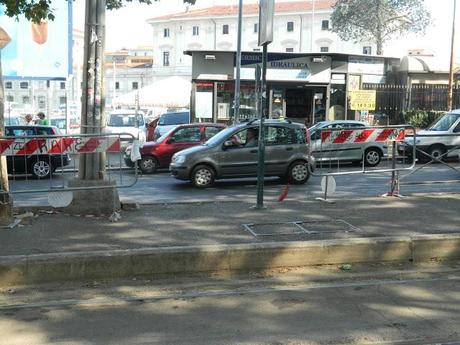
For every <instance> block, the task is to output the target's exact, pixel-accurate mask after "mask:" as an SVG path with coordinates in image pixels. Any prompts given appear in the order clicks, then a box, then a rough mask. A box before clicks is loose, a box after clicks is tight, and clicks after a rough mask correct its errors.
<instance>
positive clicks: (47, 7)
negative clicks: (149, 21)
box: [0, 0, 196, 23]
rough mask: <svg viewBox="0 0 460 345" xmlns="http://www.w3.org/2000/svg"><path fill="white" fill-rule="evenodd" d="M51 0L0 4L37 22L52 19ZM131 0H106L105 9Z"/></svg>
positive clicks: (11, 13) (143, 0)
mask: <svg viewBox="0 0 460 345" xmlns="http://www.w3.org/2000/svg"><path fill="white" fill-rule="evenodd" d="M52 1H53V0H38V1H37V0H35V1H34V0H0V6H1V5H3V6H4V8H5V15H7V16H8V17H18V16H19V15H21V14H23V15H24V16H25V17H26V18H27V19H28V20H30V21H33V22H36V23H38V22H40V21H41V20H43V19H48V20H54V12H53V5H52ZM54 1H63V0H54ZM69 1H72V0H69ZM133 1H136V0H107V9H109V10H114V9H118V8H121V7H123V6H124V5H125V4H126V3H127V2H129V3H131V2H133ZM137 1H138V2H139V3H143V4H148V5H150V4H151V3H152V2H153V1H157V0H137ZM195 1H196V0H184V3H189V4H194V3H195Z"/></svg>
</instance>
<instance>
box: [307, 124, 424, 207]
mask: <svg viewBox="0 0 460 345" xmlns="http://www.w3.org/2000/svg"><path fill="white" fill-rule="evenodd" d="M407 132H410V133H415V128H414V127H412V126H407V125H404V126H373V127H360V128H357V127H355V128H330V129H329V128H328V129H321V130H318V131H317V132H315V133H311V134H310V142H309V155H310V159H311V161H315V168H314V169H312V168H311V167H310V169H311V171H310V173H311V174H312V175H313V176H320V177H323V178H325V179H324V181H323V182H322V183H323V184H324V185H325V187H324V200H325V199H327V193H328V187H329V186H330V181H331V179H330V177H333V176H341V175H357V174H382V173H391V183H390V184H391V187H390V192H389V193H387V194H388V195H390V194H391V195H393V194H394V193H395V192H397V191H398V190H399V173H400V172H402V171H410V170H412V169H413V168H414V167H415V152H416V151H415V150H416V149H415V136H414V137H413V146H412V153H413V155H412V158H411V157H407V156H400V155H399V154H398V143H400V142H402V141H403V140H405V138H406V137H405V136H406V133H407ZM350 163H352V164H353V165H354V166H355V168H350ZM331 182H333V183H335V181H331ZM398 193H399V192H398Z"/></svg>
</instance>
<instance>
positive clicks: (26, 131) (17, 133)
mask: <svg viewBox="0 0 460 345" xmlns="http://www.w3.org/2000/svg"><path fill="white" fill-rule="evenodd" d="M5 134H6V136H8V137H25V136H28V137H30V136H33V135H35V132H34V130H33V128H14V127H9V128H8V127H6V128H5Z"/></svg>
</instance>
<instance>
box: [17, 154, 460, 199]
mask: <svg viewBox="0 0 460 345" xmlns="http://www.w3.org/2000/svg"><path fill="white" fill-rule="evenodd" d="M449 164H450V165H452V166H453V167H455V168H457V169H458V170H454V169H452V168H450V167H447V166H445V165H443V164H435V165H433V164H432V165H429V166H426V167H423V166H422V165H421V164H417V165H416V166H415V168H416V169H420V168H421V169H420V170H418V171H414V170H411V171H403V172H401V186H400V192H401V194H402V195H410V194H413V193H441V192H460V163H459V162H450V163H449ZM387 167H388V165H382V166H379V168H387ZM422 167H423V168H422ZM359 169H360V167H352V166H343V167H340V170H338V169H333V171H334V172H337V171H340V172H345V173H350V172H352V171H356V170H359ZM327 171H328V169H318V170H316V173H318V174H319V173H325V172H327ZM75 174H76V170H75V171H73V170H70V171H67V172H65V173H59V172H57V173H56V174H55V175H53V178H52V179H51V180H43V181H37V180H31V179H30V178H26V177H19V178H17V179H16V180H10V189H11V190H12V192H13V193H14V195H13V197H14V203H15V205H16V206H27V205H41V206H43V205H48V196H47V193H46V192H43V191H45V190H48V189H60V188H62V187H65V185H66V181H68V180H69V179H72V178H74V176H75ZM108 175H109V177H110V178H111V179H113V180H116V181H117V185H119V186H122V188H119V194H120V197H121V200H122V201H125V202H128V201H129V202H138V203H144V204H145V203H158V202H196V201H200V202H204V201H217V200H219V201H227V200H231V201H235V200H242V199H244V200H252V199H255V197H256V192H257V180H256V179H255V178H250V179H233V180H221V181H217V183H216V184H215V186H214V187H213V188H208V189H205V190H199V189H196V188H194V187H193V186H192V185H191V184H190V183H189V182H185V181H179V180H176V179H174V178H172V177H171V176H170V175H169V173H168V172H167V171H162V172H159V173H156V174H153V175H139V176H138V178H137V180H136V176H135V173H134V171H133V170H132V169H120V168H119V166H118V168H114V169H113V170H109V171H108ZM321 179H322V177H321V176H312V177H311V179H310V180H309V181H308V182H307V183H306V184H305V185H301V186H290V187H289V194H288V198H293V199H295V198H317V197H323V196H324V194H323V192H322V189H321ZM390 181H391V173H388V172H386V173H366V174H353V175H341V176H336V177H335V182H336V190H335V192H334V193H333V194H329V195H328V198H329V199H334V198H354V197H366V196H379V195H382V194H384V193H386V192H388V191H389V190H390ZM128 186H132V187H128ZM283 188H284V185H283V184H282V183H281V181H280V180H279V179H278V178H267V180H266V184H265V189H264V192H265V197H266V198H267V199H268V200H272V199H277V198H278V196H279V195H280V194H281V192H282V190H283ZM30 190H42V192H37V193H26V194H24V193H20V194H16V193H15V192H18V191H30Z"/></svg>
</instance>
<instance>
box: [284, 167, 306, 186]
mask: <svg viewBox="0 0 460 345" xmlns="http://www.w3.org/2000/svg"><path fill="white" fill-rule="evenodd" d="M287 177H288V180H289V182H290V183H292V184H304V183H305V182H307V181H308V179H309V178H310V172H309V171H308V163H307V162H305V161H296V162H294V163H292V164H291V166H290V167H289V171H288V176H287Z"/></svg>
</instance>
